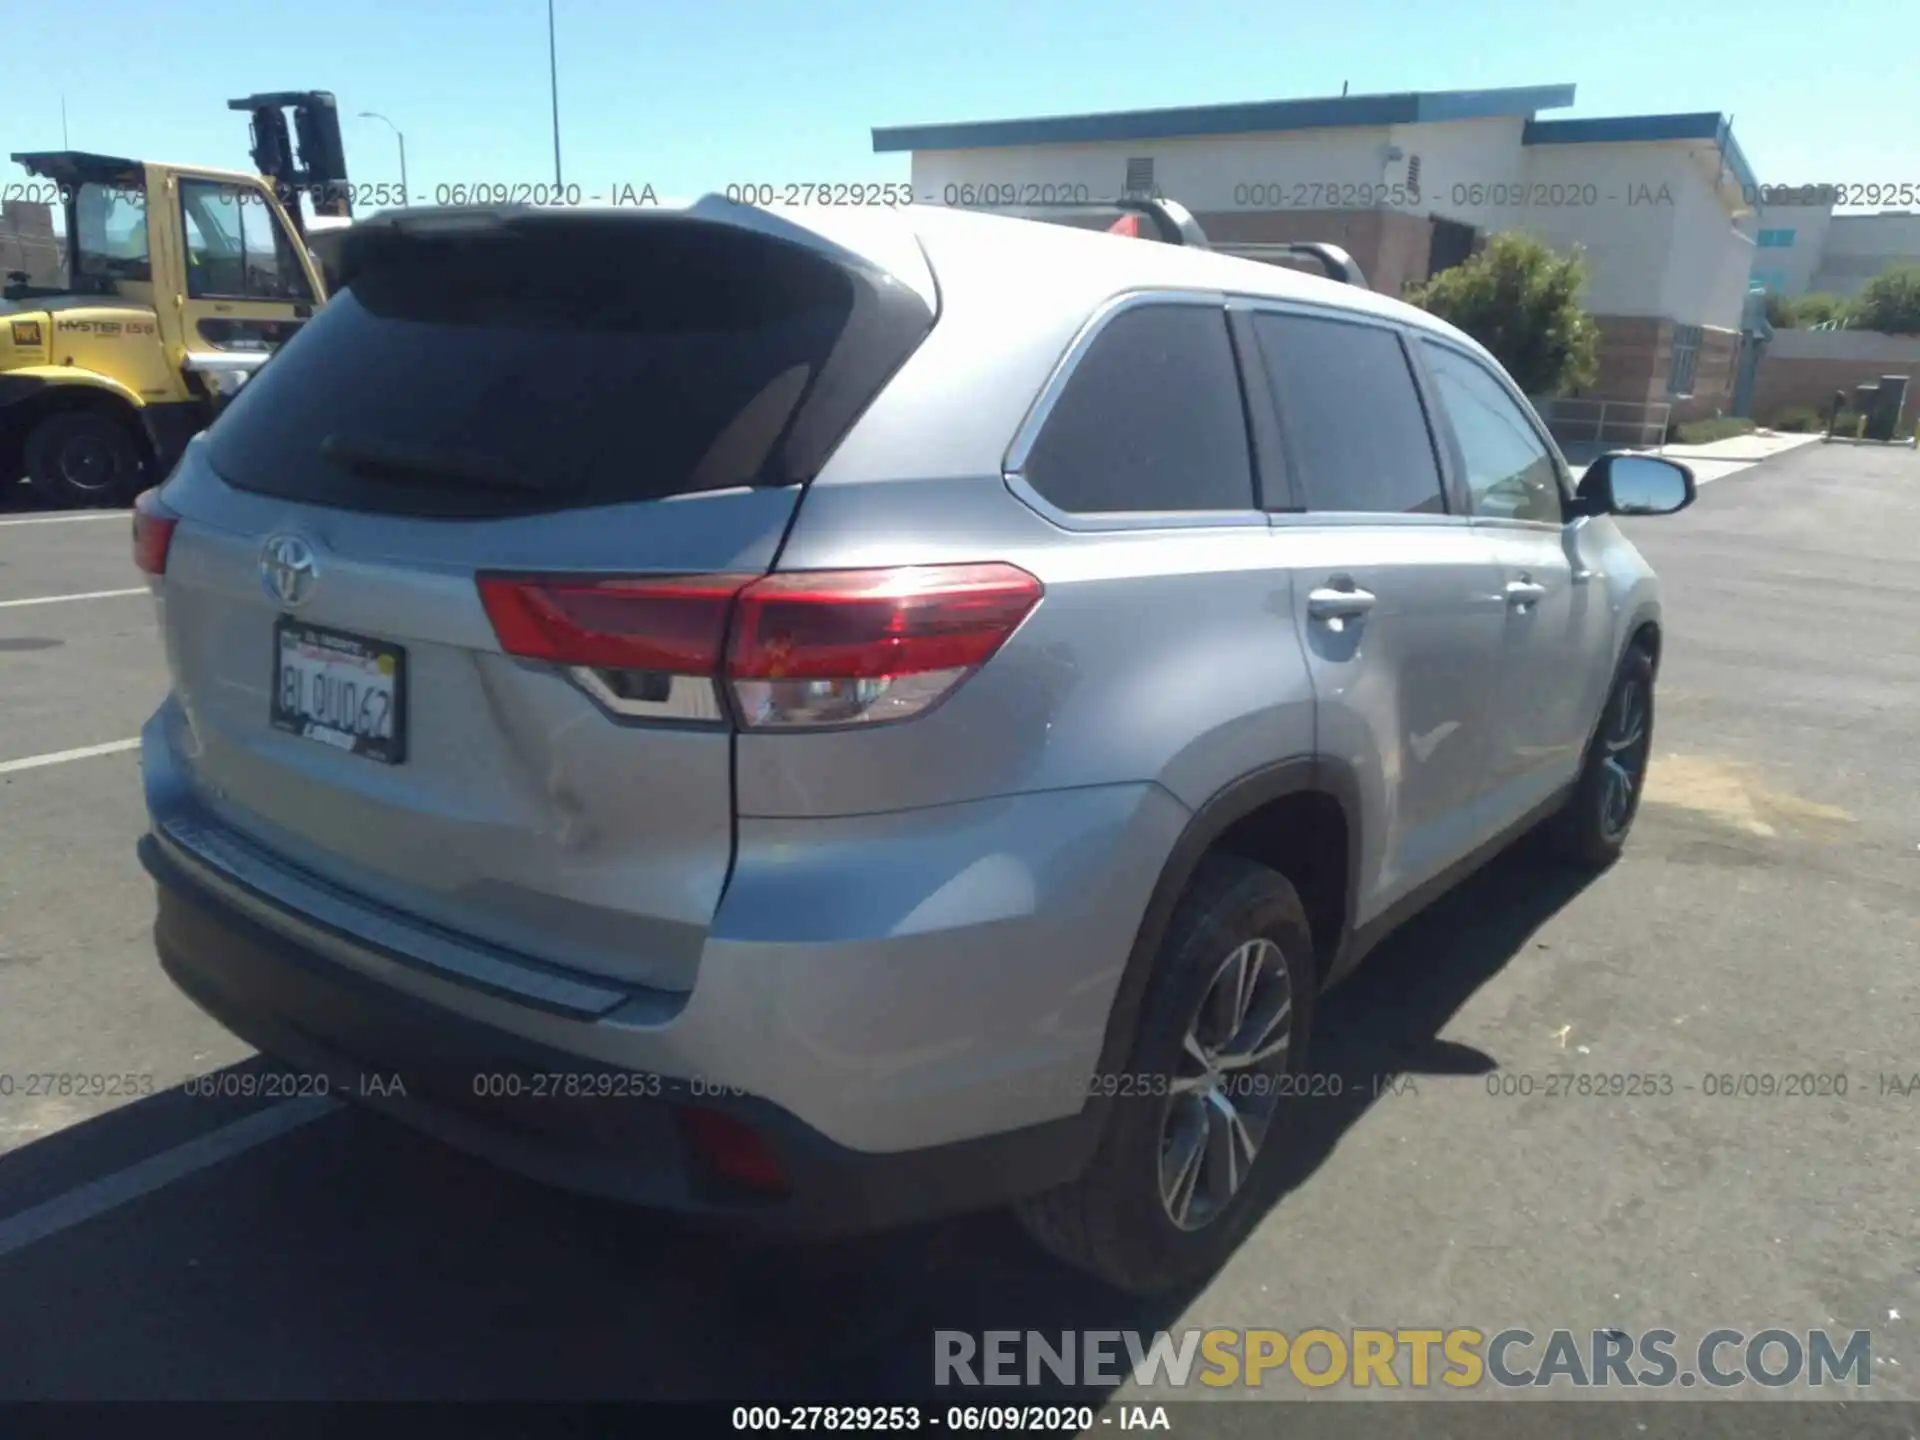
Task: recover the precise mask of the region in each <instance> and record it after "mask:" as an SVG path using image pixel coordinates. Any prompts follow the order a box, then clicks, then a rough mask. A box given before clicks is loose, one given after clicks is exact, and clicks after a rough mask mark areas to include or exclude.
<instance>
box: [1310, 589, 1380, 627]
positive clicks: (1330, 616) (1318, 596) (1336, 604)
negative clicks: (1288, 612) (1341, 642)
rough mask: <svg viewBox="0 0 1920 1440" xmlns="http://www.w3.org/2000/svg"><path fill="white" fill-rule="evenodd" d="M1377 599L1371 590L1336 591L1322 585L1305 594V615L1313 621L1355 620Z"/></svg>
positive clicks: (1371, 606) (1371, 607)
mask: <svg viewBox="0 0 1920 1440" xmlns="http://www.w3.org/2000/svg"><path fill="white" fill-rule="evenodd" d="M1377 598H1378V597H1377V596H1376V595H1375V594H1374V593H1373V592H1372V591H1371V590H1359V589H1354V590H1336V589H1334V588H1333V587H1332V586H1330V585H1323V586H1321V587H1320V588H1319V589H1318V590H1310V591H1308V592H1307V614H1309V615H1311V616H1312V617H1313V618H1314V619H1315V620H1350V619H1357V618H1359V617H1360V616H1362V615H1364V614H1366V613H1367V612H1368V611H1369V610H1371V609H1373V602H1374V601H1375V600H1376V599H1377Z"/></svg>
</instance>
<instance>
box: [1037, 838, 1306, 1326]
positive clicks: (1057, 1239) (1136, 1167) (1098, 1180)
mask: <svg viewBox="0 0 1920 1440" xmlns="http://www.w3.org/2000/svg"><path fill="white" fill-rule="evenodd" d="M1257 940H1269V941H1271V942H1273V945H1274V946H1276V947H1278V950H1279V957H1278V961H1277V962H1275V961H1274V960H1273V958H1272V957H1271V954H1270V952H1268V964H1269V967H1270V968H1269V969H1268V971H1267V972H1265V973H1266V975H1267V977H1268V979H1267V980H1266V981H1263V982H1262V983H1269V982H1270V981H1277V980H1278V979H1279V978H1280V977H1281V976H1282V975H1284V978H1285V982H1286V986H1287V990H1288V992H1289V998H1290V1001H1291V1012H1290V1018H1289V1019H1287V1020H1284V1021H1281V1022H1279V1023H1280V1025H1282V1026H1286V1027H1288V1028H1287V1040H1288V1043H1287V1047H1286V1050H1285V1052H1284V1055H1283V1056H1281V1057H1279V1059H1280V1063H1278V1064H1277V1065H1276V1064H1273V1063H1272V1062H1268V1067H1266V1068H1263V1069H1262V1070H1261V1071H1259V1072H1257V1073H1258V1074H1259V1075H1260V1076H1262V1077H1264V1079H1263V1083H1264V1085H1265V1089H1266V1094H1267V1095H1268V1096H1269V1097H1271V1098H1272V1099H1273V1100H1274V1105H1273V1109H1272V1112H1271V1115H1270V1118H1269V1119H1268V1121H1267V1123H1266V1126H1265V1129H1264V1134H1263V1136H1262V1138H1261V1140H1260V1142H1259V1145H1258V1148H1257V1149H1256V1150H1255V1152H1254V1157H1253V1163H1252V1164H1251V1166H1249V1167H1247V1169H1246V1171H1245V1178H1244V1179H1243V1180H1242V1181H1241V1183H1240V1185H1239V1188H1238V1190H1237V1191H1233V1192H1232V1193H1231V1199H1230V1200H1228V1201H1226V1202H1225V1203H1223V1204H1220V1205H1218V1206H1217V1208H1215V1209H1214V1210H1213V1213H1212V1216H1211V1219H1209V1220H1205V1221H1203V1222H1202V1223H1201V1224H1200V1225H1199V1228H1182V1227H1181V1226H1180V1225H1177V1224H1176V1223H1175V1221H1174V1219H1173V1215H1172V1210H1171V1206H1172V1205H1173V1204H1174V1203H1175V1202H1172V1201H1163V1199H1162V1195H1161V1186H1162V1168H1161V1167H1162V1161H1163V1150H1162V1145H1163V1135H1164V1133H1165V1129H1166V1126H1167V1124H1168V1122H1169V1120H1170V1118H1171V1117H1172V1116H1173V1111H1172V1109H1171V1107H1172V1105H1173V1104H1174V1103H1175V1102H1174V1099H1173V1097H1171V1096H1168V1095H1166V1094H1164V1093H1163V1094H1158V1095H1156V1094H1152V1093H1147V1094H1144V1095H1140V1094H1135V1095H1127V1094H1125V1093H1124V1091H1123V1092H1122V1093H1121V1094H1120V1095H1118V1096H1116V1098H1115V1099H1114V1100H1113V1102H1112V1105H1111V1108H1110V1109H1109V1111H1108V1114H1107V1121H1106V1132H1105V1134H1104V1135H1103V1136H1102V1137H1101V1141H1100V1145H1099V1147H1098V1149H1097V1150H1096V1151H1095V1153H1094V1157H1093V1160H1092V1161H1091V1163H1090V1164H1089V1165H1088V1166H1087V1169H1086V1170H1085V1172H1084V1173H1082V1174H1081V1176H1080V1177H1079V1178H1078V1179H1077V1180H1075V1181H1073V1182H1072V1183H1070V1184H1068V1185H1066V1186H1063V1187H1061V1188H1060V1189H1057V1190H1051V1191H1048V1192H1046V1193H1044V1194H1041V1195H1036V1196H1033V1197H1030V1198H1028V1199H1026V1200H1023V1201H1021V1202H1019V1203H1018V1204H1017V1205H1016V1207H1015V1210H1016V1213H1017V1214H1018V1216H1019V1217H1020V1221H1021V1223H1022V1224H1023V1226H1024V1227H1025V1228H1026V1230H1027V1233H1028V1234H1029V1235H1031V1236H1032V1237H1033V1238H1034V1240H1035V1241H1037V1242H1038V1243H1039V1245H1040V1246H1041V1247H1042V1248H1043V1249H1045V1250H1047V1251H1048V1252H1050V1253H1051V1254H1053V1255H1055V1256H1056V1257H1058V1258H1059V1259H1061V1260H1064V1261H1066V1262H1067V1263H1068V1264H1070V1265H1073V1266H1075V1267H1077V1268H1079V1269H1081V1270H1085V1271H1087V1272H1089V1273H1090V1274H1093V1275H1095V1276H1098V1277H1099V1278H1100V1279H1102V1280H1104V1281H1106V1282H1107V1283H1108V1284H1110V1285H1113V1286H1116V1287H1117V1288H1119V1289H1121V1290H1124V1291H1127V1292H1128V1293H1130V1294H1134V1295H1154V1294H1161V1293H1164V1292H1166V1291H1169V1290H1174V1289H1178V1288H1180V1287H1183V1286H1186V1285H1190V1284H1192V1283H1194V1282H1195V1281H1198V1280H1201V1279H1203V1278H1204V1277H1205V1276H1207V1275H1209V1274H1211V1273H1212V1272H1213V1271H1214V1270H1216V1269H1217V1268H1218V1267H1219V1266H1220V1264H1221V1263H1222V1262H1224V1261H1225V1260H1226V1259H1227V1257H1228V1256H1229V1255H1231V1254H1232V1253H1233V1251H1234V1249H1235V1247H1237V1246H1238V1245H1239V1244H1240V1242H1241V1241H1242V1240H1243V1239H1245V1238H1246V1235H1247V1232H1248V1231H1249V1230H1251V1229H1252V1228H1253V1226H1254V1225H1255V1223H1256V1222H1257V1221H1258V1220H1259V1219H1260V1216H1261V1215H1262V1214H1263V1213H1264V1212H1265V1210H1266V1207H1267V1204H1268V1203H1269V1202H1270V1201H1271V1199H1272V1191H1273V1189H1274V1184H1273V1182H1274V1180H1275V1179H1276V1177H1277V1176H1279V1175H1280V1174H1281V1173H1282V1172H1281V1170H1280V1168H1279V1161H1280V1158H1281V1156H1280V1152H1281V1151H1283V1150H1284V1149H1285V1148H1286V1131H1287V1128H1288V1126H1289V1124H1290V1122H1291V1120H1292V1118H1293V1104H1292V1102H1291V1100H1290V1097H1289V1095H1288V1094H1287V1093H1286V1092H1287V1091H1289V1090H1290V1089H1297V1088H1298V1087H1297V1085H1296V1086H1289V1085H1288V1084H1287V1081H1286V1079H1285V1078H1284V1077H1290V1076H1297V1075H1300V1074H1302V1073H1304V1070H1305V1067H1306V1062H1307V1037H1308V1034H1309V1032H1310V1030H1311V1027H1312V1019H1313V1000H1314V992H1315V989H1316V986H1317V977H1316V970H1315V966H1314V958H1313V940H1312V934H1311V931H1310V930H1309V929H1308V925H1307V915H1306V910H1305V908H1304V907H1303V906H1302V905H1301V903H1300V897H1299V895H1298V894H1297V893H1296V892H1295V891H1294V888H1293V886H1292V885H1291V884H1290V883H1289V882H1288V881H1287V879H1286V877H1285V876H1283V875H1280V874H1278V873H1276V872H1275V871H1273V870H1269V869H1267V868H1266V867H1265V866H1263V865H1257V864H1255V863H1254V862H1252V861H1250V860H1244V859H1241V858H1240V857H1238V856H1235V855H1209V856H1207V857H1206V858H1205V859H1203V860H1202V861H1201V862H1200V865H1199V868H1198V869H1197V870H1196V871H1195V873H1194V876H1193V880H1192V882H1191V883H1190V884H1189V885H1188V887H1187V892H1186V894H1185V895H1184V896H1183V897H1182V899H1181V901H1180V904H1179V905H1178V907H1176V909H1175V911H1174V914H1173V918H1172V920H1171V921H1170V923H1169V924H1168V927H1167V933H1166V937H1165V939H1164V940H1163V941H1162V943H1161V947H1160V954H1159V957H1158V960H1157V962H1156V964H1155V967H1154V974H1153V977H1152V979H1151V980H1150V981H1149V983H1148V987H1147V993H1146V995H1145V996H1144V997H1143V999H1142V1001H1141V1008H1140V1022H1139V1029H1138V1033H1137V1034H1136V1036H1135V1039H1134V1046H1133V1053H1132V1056H1131V1058H1130V1060H1129V1062H1128V1065H1127V1069H1126V1071H1125V1077H1149V1078H1148V1082H1147V1083H1146V1084H1145V1085H1144V1086H1143V1085H1141V1083H1140V1081H1139V1080H1138V1079H1136V1080H1135V1088H1136V1089H1142V1088H1144V1089H1146V1090H1148V1091H1149V1092H1151V1091H1152V1090H1154V1089H1160V1088H1163V1085H1162V1084H1161V1083H1160V1082H1157V1081H1156V1080H1154V1079H1153V1078H1152V1077H1169V1078H1171V1077H1174V1076H1176V1075H1179V1074H1180V1073H1181V1071H1182V1067H1183V1065H1186V1066H1187V1068H1189V1069H1191V1068H1196V1067H1194V1066H1192V1065H1191V1064H1190V1063H1189V1062H1186V1061H1185V1059H1184V1057H1185V1055H1186V1054H1187V1052H1186V1051H1185V1049H1184V1042H1185V1040H1186V1038H1187V1033H1188V1027H1189V1025H1190V1023H1194V1022H1195V1020H1196V1015H1197V1013H1198V1012H1199V1010H1200V1007H1201V1005H1202V1003H1203V1002H1204V1001H1206V1000H1207V999H1208V998H1209V994H1210V992H1213V991H1214V981H1215V979H1216V978H1217V977H1218V976H1219V975H1220V974H1221V973H1222V970H1223V967H1224V965H1225V963H1226V962H1227V961H1228V960H1229V959H1230V957H1232V956H1234V955H1235V954H1236V952H1237V951H1239V950H1240V948H1241V947H1242V946H1245V945H1247V944H1248V943H1249V942H1252V941H1257ZM1261 1003H1262V1004H1265V1003H1266V1002H1264V1001H1263V1002H1261ZM1259 1008H1260V1006H1258V1005H1256V1007H1255V1009H1256V1010H1258V1009H1259ZM1276 1008H1277V1007H1276ZM1270 1033H1271V1034H1272V1035H1273V1036H1274V1037H1277V1036H1278V1034H1279V1033H1280V1032H1279V1028H1277V1027H1276V1028H1275V1029H1274V1030H1273V1031H1271V1032H1270ZM1215 1073H1219V1072H1215ZM1227 1073H1228V1074H1238V1075H1246V1076H1248V1077H1249V1081H1248V1082H1239V1083H1242V1084H1243V1085H1244V1086H1246V1088H1244V1089H1243V1090H1242V1092H1241V1093H1242V1095H1243V1099H1244V1097H1245V1096H1247V1095H1249V1094H1251V1093H1252V1090H1251V1080H1252V1078H1253V1077H1254V1076H1255V1075H1256V1072H1254V1071H1238V1072H1227ZM1123 1078H1124V1077H1123ZM1181 1103H1183V1104H1186V1103H1190V1102H1188V1101H1187V1100H1184V1099H1183V1100H1182V1101H1181ZM1191 1103H1200V1102H1191ZM1201 1110H1202V1113H1204V1114H1208V1115H1211V1114H1212V1113H1213V1112H1211V1111H1206V1110H1205V1108H1204V1105H1203V1104H1202V1107H1201ZM1167 1153H1169V1154H1170V1153H1171V1151H1169V1152H1167ZM1177 1188H1178V1187H1176V1189H1177ZM1197 1188H1198V1186H1197V1181H1196V1183H1195V1185H1194V1187H1193V1189H1192V1190H1190V1191H1189V1200H1190V1204H1191V1203H1197V1200H1196V1199H1195V1198H1194V1191H1195V1190H1197Z"/></svg>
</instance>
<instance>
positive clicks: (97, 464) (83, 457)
mask: <svg viewBox="0 0 1920 1440" xmlns="http://www.w3.org/2000/svg"><path fill="white" fill-rule="evenodd" d="M24 458H25V460H26V462H27V479H28V481H29V482H31V484H32V485H33V488H34V490H35V491H36V492H38V494H39V495H40V498H41V499H42V500H43V501H44V502H46V503H47V504H49V505H53V506H55V507H56V508H59V509H73V510H77V509H81V508H84V507H86V506H89V505H118V504H121V503H123V502H125V501H127V500H129V499H131V498H132V497H133V494H134V491H135V490H136V489H137V488H138V487H139V484H140V477H141V475H142V473H143V471H144V469H145V464H144V461H145V457H144V456H143V455H142V453H141V450H140V445H139V442H138V441H137V440H136V439H135V438H134V436H133V434H132V432H130V431H129V430H128V429H127V427H126V426H125V425H124V424H122V423H121V422H120V421H119V420H117V419H115V418H114V417H113V416H111V415H107V414H104V413H102V412H100V411H98V410H67V411H62V412H61V413H59V414H56V415H49V416H48V417H47V418H46V419H44V420H42V421H41V422H40V423H39V424H38V425H36V426H34V427H33V430H32V431H31V432H30V433H29V434H28V435H27V444H26V450H25V455H24Z"/></svg>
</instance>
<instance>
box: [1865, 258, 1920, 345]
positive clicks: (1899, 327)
mask: <svg viewBox="0 0 1920 1440" xmlns="http://www.w3.org/2000/svg"><path fill="white" fill-rule="evenodd" d="M1853 323H1854V326H1855V327H1856V328H1857V329H1861V330H1878V331H1880V332H1882V333H1883V334H1887V335H1920V265H1896V266H1894V267H1893V268H1892V269H1891V270H1883V271H1882V272H1881V273H1880V274H1878V275H1876V276H1874V277H1873V279H1871V280H1869V281H1868V282H1867V283H1866V286H1865V288H1864V289H1862V290H1861V292H1860V302H1859V304H1858V305H1856V306H1855V307H1854V320H1853Z"/></svg>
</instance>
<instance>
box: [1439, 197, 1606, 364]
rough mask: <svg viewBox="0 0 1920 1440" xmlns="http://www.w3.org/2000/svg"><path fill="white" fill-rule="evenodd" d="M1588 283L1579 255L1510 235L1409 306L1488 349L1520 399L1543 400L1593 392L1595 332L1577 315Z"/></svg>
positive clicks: (1591, 324)
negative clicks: (1517, 389)
mask: <svg viewBox="0 0 1920 1440" xmlns="http://www.w3.org/2000/svg"><path fill="white" fill-rule="evenodd" d="M1585 284H1586V266H1585V265H1584V264H1583V263H1582V262H1581V260H1580V257H1579V256H1578V255H1577V254H1576V255H1556V254H1555V253H1554V252H1553V251H1552V250H1550V249H1548V248H1547V246H1545V245H1544V244H1542V243H1541V242H1540V241H1538V240H1536V239H1534V238H1533V237H1532V236H1531V235H1522V234H1518V233H1515V232H1512V231H1509V232H1507V233H1506V234H1502V235H1495V236H1494V237H1493V238H1492V239H1490V240H1488V241H1487V247H1486V249H1484V250H1482V251H1481V252H1480V253H1479V254H1477V255H1474V256H1472V257H1470V258H1469V259H1467V260H1464V261H1462V262H1461V263H1460V264H1458V265H1455V266H1453V267H1452V268H1451V269H1448V270H1443V271H1441V272H1440V273H1439V274H1438V275H1436V276H1434V277H1433V279H1431V280H1429V281H1427V282H1426V283H1425V284H1424V285H1417V286H1414V287H1413V288H1412V289H1411V290H1410V291H1409V292H1408V295H1407V299H1408V300H1409V301H1411V302H1412V303H1413V304H1415V305H1418V306H1420V307H1421V308H1422V309H1423V310H1428V311H1431V312H1432V313H1433V314H1435V315H1438V316H1439V317H1440V318H1441V319H1442V320H1446V321H1449V322H1450V323H1452V324H1454V325H1458V326H1459V327H1460V328H1461V329H1462V330H1464V331H1466V332H1467V334H1469V335H1471V336H1472V337H1473V338H1474V339H1476V340H1478V341H1479V342H1480V343H1481V344H1482V345H1484V346H1486V347H1487V349H1488V350H1490V351H1491V352H1492V353H1493V356H1494V358H1495V359H1496V360H1498V361H1499V362H1500V363H1501V364H1502V365H1504V366H1506V368H1507V373H1508V374H1510V375H1512V376H1513V378H1514V381H1515V382H1516V383H1517V384H1518V385H1519V386H1520V389H1521V391H1522V392H1523V393H1525V394H1527V395H1539V396H1548V395H1559V394H1564V393H1566V392H1567V391H1570V390H1578V389H1580V388H1581V387H1582V386H1586V385H1591V384H1592V383H1593V380H1594V377H1595V375H1596V374H1597V373H1598V370H1599V358H1598V356H1599V345H1600V327H1599V326H1597V325H1595V324H1594V322H1593V317H1592V316H1591V315H1589V314H1587V312H1586V311H1585V310H1583V309H1581V308H1580V291H1581V289H1582V288H1583V287H1584V286H1585Z"/></svg>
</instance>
